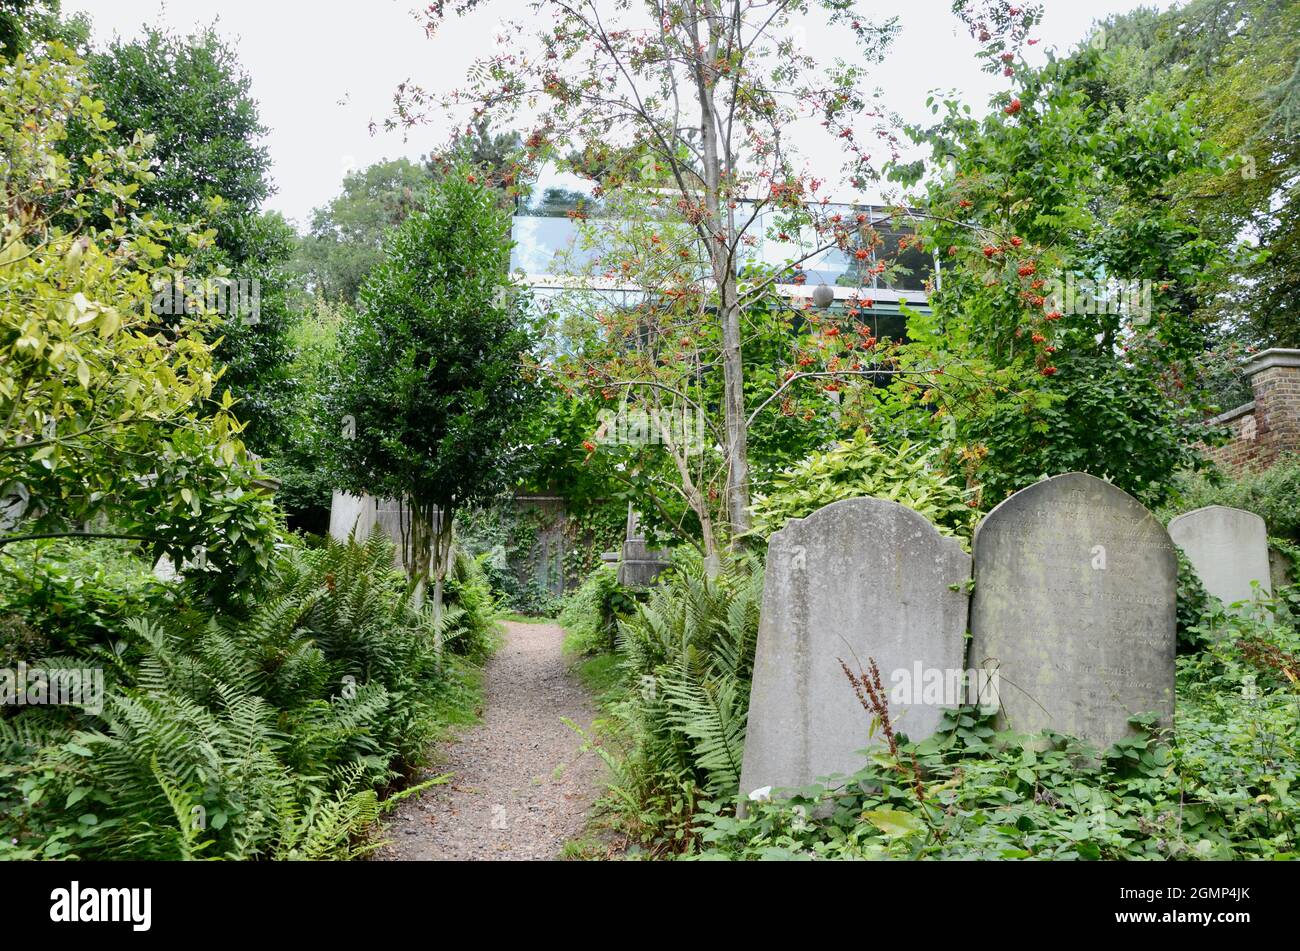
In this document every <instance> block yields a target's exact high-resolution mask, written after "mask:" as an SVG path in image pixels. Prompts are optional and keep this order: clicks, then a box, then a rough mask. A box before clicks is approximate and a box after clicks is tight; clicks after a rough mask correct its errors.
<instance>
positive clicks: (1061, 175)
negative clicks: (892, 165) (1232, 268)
mask: <svg viewBox="0 0 1300 951" xmlns="http://www.w3.org/2000/svg"><path fill="white" fill-rule="evenodd" d="M987 32H988V34H989V40H988V43H989V44H990V45H989V46H986V49H985V55H986V56H987V57H988V58H989V60H990V61H991V62H993V63H996V64H997V68H999V69H1001V70H1003V71H1005V72H1007V73H1008V74H1009V76H1010V78H1011V88H1010V89H1008V90H1007V91H1006V92H1003V93H999V94H998V95H997V96H996V97H995V99H994V101H993V103H992V107H993V108H992V109H991V110H990V112H989V113H988V114H987V115H985V116H984V117H982V118H977V117H973V116H971V115H969V114H967V112H966V111H965V110H964V109H963V108H962V106H961V104H960V103H958V102H957V101H952V100H950V101H945V102H935V103H934V104H933V108H934V111H935V112H936V113H938V114H939V120H938V123H937V125H936V126H934V127H933V128H931V129H927V130H915V132H916V135H917V136H918V138H919V139H921V140H922V141H924V142H927V143H928V144H929V145H930V146H931V148H932V149H933V153H934V162H933V164H932V165H931V168H936V167H940V166H941V165H942V164H945V160H947V164H948V165H949V168H950V172H949V174H947V175H931V176H930V177H929V178H928V179H926V180H925V183H924V198H923V199H921V200H919V201H917V202H916V204H918V205H921V206H923V207H924V208H925V209H926V211H925V217H924V221H923V224H922V228H921V235H922V238H923V239H924V240H925V242H926V243H927V244H928V245H930V246H933V247H938V248H941V249H943V252H942V261H943V268H942V272H941V275H942V284H941V287H939V288H936V289H935V291H934V293H932V294H931V296H930V302H931V304H932V306H933V313H932V314H930V315H923V314H913V315H912V317H911V319H910V320H909V322H908V331H907V333H908V338H909V342H908V343H907V344H905V345H903V346H901V347H899V348H898V350H897V358H898V360H899V361H900V364H901V365H903V366H916V367H920V366H927V367H929V368H930V374H931V375H930V378H929V379H925V380H919V379H916V378H903V379H901V380H900V381H899V382H897V383H896V384H894V385H893V386H892V387H891V388H890V391H889V392H888V394H887V397H886V401H885V402H884V404H883V405H882V410H884V411H885V412H884V413H882V415H885V416H888V415H890V414H892V415H893V416H894V417H895V418H896V419H900V418H901V419H906V420H907V421H908V424H910V425H912V426H916V427H925V426H930V427H931V436H932V438H935V439H940V440H943V441H945V442H946V443H947V446H948V451H949V458H950V464H951V465H952V466H953V467H954V468H956V467H961V468H964V469H965V470H966V472H967V475H968V476H969V478H970V480H971V484H972V486H979V487H980V488H981V489H982V490H983V495H984V498H983V504H984V505H985V506H988V505H992V504H996V502H998V501H1000V500H1001V498H1002V497H1004V496H1005V495H1007V494H1009V493H1011V492H1013V491H1015V490H1016V489H1019V488H1022V487H1023V486H1024V485H1026V484H1028V483H1029V482H1032V481H1034V480H1035V479H1037V478H1038V477H1039V476H1041V475H1053V474H1056V473H1059V472H1064V471H1069V470H1072V469H1082V470H1084V471H1088V472H1091V473H1093V474H1095V475H1098V476H1103V477H1106V478H1109V479H1111V480H1112V481H1114V482H1115V483H1116V484H1117V485H1119V486H1120V487H1122V488H1124V489H1125V490H1127V491H1129V492H1130V493H1132V494H1133V495H1135V496H1137V497H1138V498H1140V499H1142V500H1143V501H1144V502H1146V503H1147V504H1149V505H1154V504H1158V503H1159V502H1161V501H1163V499H1164V497H1165V495H1166V494H1167V492H1168V490H1169V473H1170V472H1172V471H1175V470H1177V469H1179V468H1182V467H1185V466H1186V467H1192V468H1195V467H1197V466H1199V465H1200V464H1201V461H1200V458H1199V455H1198V453H1197V445H1198V444H1199V443H1200V442H1201V441H1202V440H1205V439H1207V438H1209V437H1210V436H1211V435H1212V434H1211V433H1210V432H1209V431H1208V430H1207V429H1206V427H1205V426H1204V425H1203V423H1202V420H1203V419H1204V416H1205V412H1206V410H1207V409H1208V407H1207V406H1206V405H1205V403H1204V401H1203V400H1202V399H1200V398H1199V396H1198V394H1196V393H1194V392H1193V388H1192V387H1189V386H1188V384H1189V383H1190V382H1191V381H1192V380H1193V379H1194V375H1195V373H1196V366H1197V359H1198V357H1199V355H1200V354H1201V353H1202V351H1203V350H1204V347H1205V342H1206V339H1207V334H1208V333H1209V329H1210V328H1209V325H1208V323H1207V321H1206V319H1205V317H1204V315H1203V310H1202V305H1203V303H1204V301H1205V299H1206V298H1207V296H1209V295H1211V294H1213V292H1214V290H1215V288H1216V287H1217V286H1218V279H1219V277H1220V275H1221V274H1222V273H1223V271H1224V269H1225V268H1226V267H1227V266H1228V265H1229V264H1230V263H1231V262H1232V260H1233V257H1232V253H1231V249H1230V248H1225V247H1223V246H1222V244H1221V243H1220V242H1219V241H1216V240H1214V239H1213V237H1212V236H1210V235H1208V234H1207V233H1206V230H1205V228H1204V227H1203V225H1202V223H1201V222H1200V221H1199V219H1198V215H1197V213H1196V209H1195V208H1194V207H1193V206H1189V204H1188V203H1186V202H1185V201H1184V200H1183V196H1182V194H1181V193H1180V191H1179V189H1178V187H1177V185H1178V183H1179V182H1180V181H1183V180H1185V179H1186V178H1188V177H1192V176H1196V175H1206V174H1210V173H1213V172H1215V171H1216V170H1218V171H1219V172H1222V171H1223V170H1224V169H1225V165H1224V163H1223V162H1222V161H1221V159H1220V158H1219V157H1218V156H1217V155H1216V153H1215V150H1214V148H1213V146H1212V145H1211V144H1210V143H1208V142H1207V141H1206V136H1205V134H1204V131H1203V130H1202V129H1201V128H1200V127H1199V126H1197V124H1196V123H1195V121H1194V118H1193V116H1192V114H1191V110H1190V109H1188V108H1186V107H1185V106H1184V107H1180V108H1171V107H1170V106H1169V105H1168V104H1167V103H1164V102H1162V101H1160V100H1159V99H1155V98H1151V99H1146V100H1143V101H1141V102H1133V103H1130V104H1129V105H1128V107H1127V108H1126V109H1125V110H1123V111H1120V110H1115V109H1108V108H1106V107H1105V106H1104V105H1102V104H1100V103H1098V102H1097V101H1096V100H1095V99H1094V98H1093V97H1091V96H1090V95H1089V94H1088V91H1087V90H1088V89H1089V86H1090V84H1092V83H1095V81H1096V80H1097V78H1098V77H1099V76H1101V75H1104V72H1105V70H1106V68H1107V65H1108V59H1107V57H1105V56H1104V55H1103V54H1102V53H1100V52H1098V51H1097V50H1095V49H1087V50H1084V51H1081V52H1080V53H1078V54H1076V55H1075V56H1073V57H1071V58H1070V59H1068V60H1064V61H1056V60H1049V63H1048V65H1047V66H1046V67H1044V68H1042V69H1034V68H1031V67H1029V66H1027V65H1026V64H1025V63H1024V61H1023V59H1022V58H1020V57H1019V56H1018V55H1017V53H1016V52H1015V51H1013V50H1011V49H1008V48H1007V47H1006V46H1005V45H1003V44H1002V43H1001V40H1000V39H994V38H993V31H987ZM992 44H998V45H992ZM926 171H927V169H925V168H924V167H922V166H919V165H918V166H910V167H905V168H904V167H900V168H898V169H896V173H897V176H898V178H899V179H900V180H902V181H905V182H916V181H918V180H919V178H920V177H921V176H922V175H923V174H924V173H925V172H926Z"/></svg>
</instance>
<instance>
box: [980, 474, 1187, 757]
mask: <svg viewBox="0 0 1300 951" xmlns="http://www.w3.org/2000/svg"><path fill="white" fill-rule="evenodd" d="M974 558H975V591H974V595H973V598H972V601H971V654H970V665H971V666H972V667H975V668H993V669H996V670H997V672H998V677H997V683H998V688H999V690H998V693H999V696H998V701H999V703H1000V713H999V722H1000V725H1001V726H1003V727H1008V728H1011V729H1014V730H1017V731H1019V732H1023V733H1037V732H1039V731H1041V730H1052V731H1055V732H1057V733H1063V734H1068V735H1073V736H1077V737H1080V738H1081V739H1084V740H1086V741H1088V742H1089V743H1091V744H1093V745H1094V746H1096V747H1098V748H1101V749H1105V748H1106V747H1108V746H1110V745H1111V744H1112V743H1114V742H1116V741H1117V740H1121V739H1124V738H1125V737H1128V736H1132V735H1133V733H1134V730H1133V727H1132V726H1131V725H1130V724H1129V722H1128V720H1129V718H1130V717H1133V716H1136V715H1140V714H1147V713H1156V714H1158V715H1159V722H1160V724H1161V725H1164V726H1170V725H1172V722H1173V713H1174V651H1175V636H1176V616H1175V604H1176V598H1177V584H1178V560H1177V557H1176V555H1175V553H1174V547H1173V544H1172V542H1171V541H1170V540H1169V535H1168V533H1167V532H1166V531H1165V529H1164V527H1163V526H1162V525H1161V524H1160V523H1159V521H1157V520H1156V519H1155V517H1154V516H1152V515H1151V513H1150V512H1148V511H1147V510H1146V509H1145V508H1144V507H1143V506H1142V504H1141V503H1140V502H1138V501H1137V500H1136V499H1134V498H1133V497H1132V496H1130V495H1128V494H1127V493H1126V492H1124V491H1122V490H1120V489H1118V488H1116V487H1115V486H1113V485H1111V484H1110V483H1109V482H1105V481H1103V480H1101V479H1098V478H1096V477H1095V476H1091V475H1087V474H1086V473H1082V472H1071V473H1068V474H1066V475H1059V476H1055V477H1054V478H1051V479H1046V480H1044V481H1042V482H1039V483H1037V484H1035V485H1031V486H1029V487H1028V488H1025V489H1022V490H1020V491H1019V492H1017V493H1016V494H1015V495H1012V496H1011V497H1010V498H1008V499H1006V500H1005V501H1003V502H1002V503H1001V504H1000V505H998V506H997V508H995V509H994V510H993V511H992V512H990V513H989V514H988V515H987V516H985V518H984V520H983V521H982V522H981V523H980V525H979V527H978V528H977V529H976V532H975V544H974Z"/></svg>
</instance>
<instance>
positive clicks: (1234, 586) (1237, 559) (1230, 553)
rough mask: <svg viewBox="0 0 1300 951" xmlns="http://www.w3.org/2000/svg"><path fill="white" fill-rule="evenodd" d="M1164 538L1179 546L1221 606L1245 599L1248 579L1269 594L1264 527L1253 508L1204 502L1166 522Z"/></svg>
mask: <svg viewBox="0 0 1300 951" xmlns="http://www.w3.org/2000/svg"><path fill="white" fill-rule="evenodd" d="M1169 537H1170V538H1172V539H1173V541H1174V544H1175V545H1177V546H1178V547H1179V548H1181V549H1182V550H1183V553H1184V554H1186V555H1187V560H1188V561H1190V562H1191V563H1192V567H1193V568H1194V569H1195V570H1196V576H1197V577H1198V578H1200V579H1201V584H1202V585H1204V586H1205V590H1206V591H1208V592H1209V593H1210V594H1212V595H1214V596H1215V597H1216V598H1218V599H1219V600H1220V601H1222V602H1223V603H1224V605H1225V606H1226V605H1230V604H1232V603H1233V602H1234V601H1251V600H1252V599H1253V598H1254V592H1253V591H1252V590H1251V586H1250V584H1251V582H1252V581H1258V582H1259V585H1260V588H1261V589H1263V593H1264V594H1266V595H1267V594H1271V593H1272V590H1273V588H1272V578H1271V571H1270V567H1269V561H1268V528H1267V527H1266V526H1265V525H1264V520H1263V519H1262V518H1260V517H1259V516H1258V515H1256V514H1255V513H1254V512H1245V511H1242V510H1241V509H1234V508H1228V507H1227V506H1226V505H1209V506H1206V507H1205V508H1200V509H1196V510H1195V511H1192V512H1187V513H1185V514H1183V515H1180V516H1178V517H1177V518H1175V519H1173V520H1172V521H1171V522H1170V523H1169Z"/></svg>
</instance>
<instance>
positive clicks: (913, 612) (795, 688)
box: [740, 498, 970, 800]
mask: <svg viewBox="0 0 1300 951" xmlns="http://www.w3.org/2000/svg"><path fill="white" fill-rule="evenodd" d="M969 579H970V556H969V555H967V554H966V553H965V552H964V551H962V548H961V545H960V544H959V543H958V542H957V540H956V539H955V538H948V537H945V536H942V535H940V534H939V532H938V531H937V530H936V529H935V527H934V526H933V525H931V524H930V522H929V521H927V520H926V519H925V518H924V517H923V516H921V515H919V514H918V513H916V512H914V511H912V510H911V509H909V508H905V507H904V506H902V505H899V504H898V503H896V502H889V501H886V500H884V499H875V498H858V499H846V500H843V501H840V502H834V503H832V504H830V505H827V506H825V507H824V508H821V509H818V510H817V511H816V512H814V513H813V514H812V515H809V516H808V517H807V518H802V519H792V520H791V521H790V522H788V523H787V524H786V526H785V527H784V528H783V529H781V530H780V531H779V532H776V533H775V534H773V535H772V536H771V538H770V539H769V540H768V545H767V573H766V576H765V581H764V589H763V606H762V613H761V620H760V622H759V631H758V645H757V648H756V653H755V660H754V682H753V687H752V688H751V691H750V701H749V723H748V727H747V730H746V738H745V756H744V763H743V768H742V772H741V786H740V795H741V799H742V800H744V799H746V798H747V797H748V796H749V795H750V794H751V793H752V792H754V791H755V790H758V789H762V788H763V787H768V786H770V787H773V788H774V789H791V788H798V787H800V786H805V785H808V784H809V783H812V782H815V781H817V780H818V779H820V778H822V777H827V776H830V775H832V774H836V773H840V774H852V773H854V772H857V771H858V770H859V769H861V768H862V766H863V765H865V762H866V760H865V757H864V755H863V754H862V752H861V751H862V750H864V749H866V748H867V747H868V746H872V745H878V744H880V743H882V742H883V738H882V737H881V735H880V733H879V731H877V734H876V736H875V737H874V738H872V737H869V736H868V732H869V730H870V723H871V719H870V715H869V714H868V713H867V712H866V711H865V710H864V709H863V708H862V706H861V704H860V703H859V702H858V699H857V698H856V697H855V696H854V692H853V689H852V686H851V685H850V683H849V680H848V678H847V677H846V676H845V675H844V671H843V669H842V668H841V666H840V659H841V658H842V659H843V660H844V662H845V663H847V664H848V665H849V668H850V669H851V670H852V671H853V672H854V673H855V674H857V673H858V672H859V670H864V669H866V668H867V666H868V664H869V661H870V659H871V658H874V659H875V661H876V663H877V665H878V667H879V669H880V674H881V679H882V681H883V685H884V687H885V690H886V691H887V692H891V693H892V692H893V690H894V688H895V687H896V686H901V685H902V683H901V681H905V680H906V679H907V678H914V677H916V676H917V675H925V674H927V673H931V674H936V675H938V676H941V677H951V676H952V675H953V674H955V675H956V676H957V677H958V678H959V677H960V676H961V672H962V669H963V666H964V665H963V655H964V653H965V650H964V647H965V644H964V634H965V630H966V608H967V594H966V583H967V582H968V581H969ZM960 689H961V688H960V684H959V683H958V684H957V685H956V690H957V694H956V695H948V696H943V695H938V696H933V697H922V696H921V694H920V692H919V691H918V692H917V693H916V694H915V695H913V697H912V699H913V701H914V702H912V703H891V705H890V706H891V714H892V718H893V720H894V723H895V730H896V731H898V732H903V733H906V734H907V735H908V736H909V737H910V738H912V739H922V738H924V737H926V736H929V735H930V734H931V733H933V732H934V730H935V729H936V727H937V726H938V725H939V722H940V720H941V718H942V708H943V707H944V706H946V705H955V704H957V703H960V702H961V697H960ZM945 701H946V702H945Z"/></svg>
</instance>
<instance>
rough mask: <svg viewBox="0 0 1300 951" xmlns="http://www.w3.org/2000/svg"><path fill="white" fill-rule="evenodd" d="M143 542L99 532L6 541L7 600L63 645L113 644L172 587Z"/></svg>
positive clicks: (2, 572)
mask: <svg viewBox="0 0 1300 951" xmlns="http://www.w3.org/2000/svg"><path fill="white" fill-rule="evenodd" d="M138 547H139V546H138V545H135V544H133V543H129V542H125V543H124V542H117V541H107V540H97V539H78V540H70V539H52V540H43V541H31V542H16V543H13V544H10V545H6V546H5V547H4V548H3V549H0V604H3V605H4V606H5V607H4V610H5V611H6V612H9V613H10V614H11V615H12V616H14V617H15V618H17V619H18V620H19V621H21V622H22V623H23V624H25V625H26V626H28V627H31V628H34V629H37V630H39V631H40V632H41V634H42V635H43V637H44V639H45V640H46V641H48V646H49V649H50V650H52V651H54V652H56V653H62V652H64V651H76V650H82V649H86V648H89V647H91V646H93V645H95V644H109V643H111V642H112V641H113V640H115V639H117V638H119V637H121V636H122V635H123V634H124V632H125V630H126V622H127V620H128V619H129V618H131V617H139V616H140V615H142V614H144V613H146V612H147V611H148V610H149V605H150V604H151V603H153V602H154V601H156V600H157V599H158V598H159V597H160V596H161V595H162V593H163V590H164V587H163V585H162V584H161V583H160V582H159V581H157V580H156V579H155V578H154V576H153V573H152V571H151V566H150V563H149V560H148V559H147V558H146V557H144V556H143V555H141V554H139V553H138ZM0 649H3V648H2V645H0Z"/></svg>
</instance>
